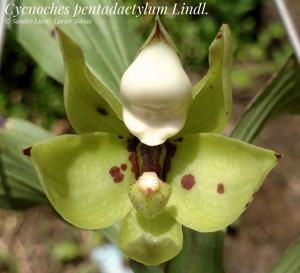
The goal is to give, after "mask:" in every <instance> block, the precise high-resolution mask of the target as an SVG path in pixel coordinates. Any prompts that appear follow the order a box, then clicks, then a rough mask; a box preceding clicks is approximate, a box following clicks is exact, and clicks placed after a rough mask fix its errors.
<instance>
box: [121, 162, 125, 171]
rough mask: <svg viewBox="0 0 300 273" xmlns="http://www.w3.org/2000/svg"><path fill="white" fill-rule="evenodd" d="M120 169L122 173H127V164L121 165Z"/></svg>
mask: <svg viewBox="0 0 300 273" xmlns="http://www.w3.org/2000/svg"><path fill="white" fill-rule="evenodd" d="M120 167H121V169H122V171H126V170H127V164H126V163H123V164H121V166H120Z"/></svg>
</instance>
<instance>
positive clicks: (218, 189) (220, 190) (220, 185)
mask: <svg viewBox="0 0 300 273" xmlns="http://www.w3.org/2000/svg"><path fill="white" fill-rule="evenodd" d="M224 191H225V187H224V184H223V183H219V184H218V185H217V192H218V193H220V194H223V193H224Z"/></svg>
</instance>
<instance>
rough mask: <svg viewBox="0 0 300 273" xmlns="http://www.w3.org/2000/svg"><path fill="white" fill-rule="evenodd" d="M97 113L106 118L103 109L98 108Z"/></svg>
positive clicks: (105, 112)
mask: <svg viewBox="0 0 300 273" xmlns="http://www.w3.org/2000/svg"><path fill="white" fill-rule="evenodd" d="M97 112H98V113H99V114H100V115H102V116H107V115H108V113H107V111H106V110H105V109H104V108H101V107H98V108H97Z"/></svg>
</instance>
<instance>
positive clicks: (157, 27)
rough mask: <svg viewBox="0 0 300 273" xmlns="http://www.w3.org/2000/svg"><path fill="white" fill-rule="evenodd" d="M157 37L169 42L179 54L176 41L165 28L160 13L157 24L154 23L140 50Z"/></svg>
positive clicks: (156, 20)
mask: <svg viewBox="0 0 300 273" xmlns="http://www.w3.org/2000/svg"><path fill="white" fill-rule="evenodd" d="M156 39H158V40H161V39H163V40H165V41H166V42H167V43H168V44H169V46H171V47H172V48H173V49H174V50H175V51H176V52H177V53H178V54H179V51H178V49H177V47H176V45H175V43H174V41H173V40H172V38H171V36H170V35H169V33H168V32H167V30H166V29H165V27H164V25H163V24H162V22H161V21H160V18H159V16H158V15H157V16H156V18H155V24H154V27H153V29H152V30H151V32H150V34H149V36H148V38H147V40H146V41H145V43H144V44H143V45H142V47H141V49H140V50H142V49H143V48H144V47H146V46H148V45H149V44H150V43H151V42H152V41H154V40H156Z"/></svg>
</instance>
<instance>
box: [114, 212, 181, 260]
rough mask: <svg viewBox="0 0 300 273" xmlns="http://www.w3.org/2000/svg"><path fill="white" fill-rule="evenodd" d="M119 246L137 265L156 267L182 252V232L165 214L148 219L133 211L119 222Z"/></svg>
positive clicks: (178, 225)
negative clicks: (138, 263)
mask: <svg viewBox="0 0 300 273" xmlns="http://www.w3.org/2000/svg"><path fill="white" fill-rule="evenodd" d="M119 236H120V237H119V246H120V248H121V249H122V250H123V251H124V253H125V254H126V255H127V256H128V257H129V258H130V259H133V260H135V261H137V262H140V263H143V264H146V265H156V264H160V263H163V262H165V261H168V260H169V259H171V258H173V257H174V256H176V255H177V254H178V253H179V251H180V250H181V248H182V237H183V235H182V229H181V225H180V224H179V223H177V222H176V221H175V220H174V219H173V218H172V217H171V215H170V214H169V213H167V212H166V211H164V212H162V213H161V214H159V215H157V216H156V217H154V218H152V219H149V218H146V217H143V216H142V215H141V214H139V213H138V212H137V211H136V210H134V209H133V210H132V211H131V212H130V214H128V215H127V216H126V218H124V220H123V221H122V222H121V227H120V234H119Z"/></svg>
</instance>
